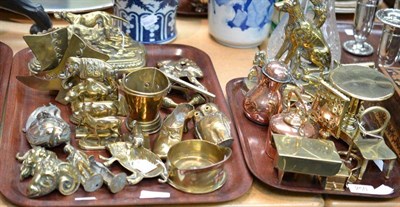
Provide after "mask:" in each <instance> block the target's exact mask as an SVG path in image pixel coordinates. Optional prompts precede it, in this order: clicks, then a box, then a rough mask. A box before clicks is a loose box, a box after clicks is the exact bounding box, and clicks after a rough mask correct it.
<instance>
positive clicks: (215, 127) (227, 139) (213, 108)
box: [194, 103, 233, 147]
mask: <svg viewBox="0 0 400 207" xmlns="http://www.w3.org/2000/svg"><path fill="white" fill-rule="evenodd" d="M194 122H195V135H196V137H197V138H199V139H202V140H206V141H209V142H211V143H213V144H216V145H221V146H224V147H230V146H231V145H232V142H233V137H232V134H231V126H230V123H231V122H230V120H229V119H228V117H227V116H226V115H225V114H224V113H222V112H221V111H220V110H219V108H218V106H217V105H216V104H214V103H206V104H203V105H201V106H199V107H198V108H197V110H196V111H195V112H194Z"/></svg>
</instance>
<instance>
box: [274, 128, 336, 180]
mask: <svg viewBox="0 0 400 207" xmlns="http://www.w3.org/2000/svg"><path fill="white" fill-rule="evenodd" d="M272 136H273V139H274V143H275V146H276V151H277V153H276V154H275V159H274V163H275V164H274V165H275V167H276V168H277V169H278V179H279V183H281V182H282V178H283V176H284V174H285V172H293V173H301V174H308V175H318V176H324V177H325V176H333V175H336V174H337V173H338V172H339V170H340V167H341V165H342V160H341V159H340V156H339V154H338V152H337V151H336V148H335V144H334V143H333V142H332V141H330V140H323V139H310V138H306V137H298V136H289V135H280V134H273V135H272Z"/></svg>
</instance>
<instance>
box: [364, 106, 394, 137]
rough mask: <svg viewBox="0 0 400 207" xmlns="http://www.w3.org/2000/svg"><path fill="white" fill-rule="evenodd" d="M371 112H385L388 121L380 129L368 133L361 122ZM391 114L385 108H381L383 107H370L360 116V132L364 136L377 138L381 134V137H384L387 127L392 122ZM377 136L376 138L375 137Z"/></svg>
mask: <svg viewBox="0 0 400 207" xmlns="http://www.w3.org/2000/svg"><path fill="white" fill-rule="evenodd" d="M370 112H383V113H384V114H385V115H386V119H385V122H384V123H383V124H382V126H381V127H379V128H378V129H374V130H370V131H367V130H366V129H365V128H364V127H363V126H362V124H361V120H362V119H363V118H364V116H365V115H367V114H368V113H370ZM390 117H391V116H390V113H389V111H388V110H386V109H385V108H383V107H381V106H372V107H369V108H367V109H365V110H364V111H363V112H362V113H361V114H360V121H359V122H358V127H359V128H360V131H361V132H362V133H363V134H367V135H371V136H373V137H376V134H378V133H380V135H381V136H382V137H383V133H384V132H385V129H386V127H387V125H388V124H389V121H390ZM374 135H375V136H374Z"/></svg>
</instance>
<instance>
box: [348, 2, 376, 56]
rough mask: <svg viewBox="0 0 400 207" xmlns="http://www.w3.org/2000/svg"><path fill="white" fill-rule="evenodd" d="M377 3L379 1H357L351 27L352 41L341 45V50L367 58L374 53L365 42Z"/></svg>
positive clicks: (372, 22) (371, 25)
mask: <svg viewBox="0 0 400 207" xmlns="http://www.w3.org/2000/svg"><path fill="white" fill-rule="evenodd" d="M378 3H379V0H357V6H356V11H355V13H354V25H353V35H354V40H349V41H346V42H344V43H343V48H344V49H345V50H346V51H347V52H349V53H351V54H353V55H359V56H368V55H372V54H373V53H374V48H373V47H372V45H370V44H369V43H367V42H366V40H367V37H368V35H369V33H370V32H371V30H372V27H373V26H374V19H375V12H376V8H377V6H378Z"/></svg>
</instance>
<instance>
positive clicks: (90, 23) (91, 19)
mask: <svg viewBox="0 0 400 207" xmlns="http://www.w3.org/2000/svg"><path fill="white" fill-rule="evenodd" d="M54 17H55V18H57V19H64V20H65V21H67V22H68V23H70V24H80V25H83V26H85V27H95V26H99V27H104V28H109V27H112V26H113V19H117V20H120V21H124V22H127V23H129V22H128V21H127V20H125V19H123V18H121V17H118V16H115V15H111V14H109V13H107V12H105V11H95V12H90V13H86V14H73V13H70V12H56V13H54Z"/></svg>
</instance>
